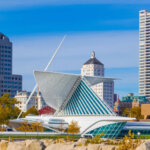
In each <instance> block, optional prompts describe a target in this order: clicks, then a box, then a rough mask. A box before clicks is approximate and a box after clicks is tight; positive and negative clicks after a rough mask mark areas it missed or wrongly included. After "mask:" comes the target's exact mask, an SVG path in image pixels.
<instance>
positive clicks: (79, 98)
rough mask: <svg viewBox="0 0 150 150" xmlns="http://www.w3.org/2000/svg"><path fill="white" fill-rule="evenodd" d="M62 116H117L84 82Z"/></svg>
mask: <svg viewBox="0 0 150 150" xmlns="http://www.w3.org/2000/svg"><path fill="white" fill-rule="evenodd" d="M61 114H62V115H115V114H114V112H113V111H112V110H111V109H110V108H109V107H108V105H107V104H106V103H105V102H104V101H102V100H101V99H100V98H99V97H98V96H97V95H96V94H95V93H94V92H93V91H92V89H90V88H89V86H87V84H86V82H85V81H84V80H81V82H80V84H79V85H78V87H77V88H76V90H75V91H74V93H73V95H72V96H71V98H70V100H69V101H68V103H67V105H66V106H65V108H64V109H63V110H62V113H61Z"/></svg>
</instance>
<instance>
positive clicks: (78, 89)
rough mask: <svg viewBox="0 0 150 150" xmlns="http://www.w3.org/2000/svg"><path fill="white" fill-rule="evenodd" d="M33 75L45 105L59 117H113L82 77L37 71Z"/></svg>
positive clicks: (107, 106) (110, 110)
mask: <svg viewBox="0 0 150 150" xmlns="http://www.w3.org/2000/svg"><path fill="white" fill-rule="evenodd" d="M34 75H35V79H36V82H37V84H38V87H39V89H40V91H41V92H42V95H43V97H44V100H45V102H46V104H47V105H48V106H50V107H52V108H54V109H55V110H56V111H57V112H60V115H85V114H86V115H87V114H88V115H115V113H114V112H113V111H112V109H111V108H109V105H108V104H106V102H105V101H103V100H101V99H100V98H99V97H98V96H97V95H96V94H95V92H93V90H92V89H91V87H90V85H89V83H88V81H87V78H86V79H85V77H84V76H83V77H82V76H81V75H73V74H64V73H54V72H39V71H35V72H34ZM93 79H94V78H93Z"/></svg>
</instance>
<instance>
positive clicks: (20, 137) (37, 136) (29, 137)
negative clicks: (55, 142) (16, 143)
mask: <svg viewBox="0 0 150 150" xmlns="http://www.w3.org/2000/svg"><path fill="white" fill-rule="evenodd" d="M8 138H13V139H58V138H63V139H66V138H69V139H70V140H78V139H79V138H80V136H76V135H45V136H44V135H42V136H40V135H32V136H29V135H27V136H25V135H10V136H9V135H0V139H8Z"/></svg>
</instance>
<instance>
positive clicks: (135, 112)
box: [122, 107, 143, 120]
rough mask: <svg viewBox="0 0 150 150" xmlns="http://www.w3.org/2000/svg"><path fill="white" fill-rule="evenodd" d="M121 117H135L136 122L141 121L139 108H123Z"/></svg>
mask: <svg viewBox="0 0 150 150" xmlns="http://www.w3.org/2000/svg"><path fill="white" fill-rule="evenodd" d="M122 115H123V116H128V117H135V118H136V119H137V120H140V119H143V116H142V115H141V107H133V108H131V109H128V108H125V109H124V110H123V113H122Z"/></svg>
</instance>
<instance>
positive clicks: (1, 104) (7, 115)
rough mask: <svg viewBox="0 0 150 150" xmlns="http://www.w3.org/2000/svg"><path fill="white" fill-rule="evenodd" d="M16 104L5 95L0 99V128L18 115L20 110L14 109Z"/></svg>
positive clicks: (13, 99) (14, 100)
mask: <svg viewBox="0 0 150 150" xmlns="http://www.w3.org/2000/svg"><path fill="white" fill-rule="evenodd" d="M17 103H18V101H17V100H16V99H15V98H11V97H10V94H7V93H6V94H3V96H2V97H0V127H1V126H2V125H3V124H8V122H9V119H14V118H16V116H17V115H18V114H19V111H20V110H19V109H18V108H16V107H15V104H17ZM16 110H17V111H16ZM17 113H18V114H17Z"/></svg>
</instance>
